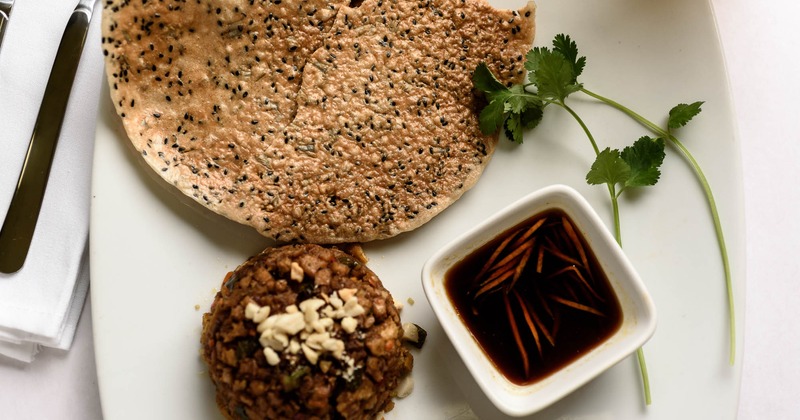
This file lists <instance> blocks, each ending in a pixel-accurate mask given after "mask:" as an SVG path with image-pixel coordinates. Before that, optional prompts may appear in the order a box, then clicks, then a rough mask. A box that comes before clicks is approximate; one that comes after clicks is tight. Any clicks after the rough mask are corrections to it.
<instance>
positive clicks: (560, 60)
mask: <svg viewBox="0 0 800 420" xmlns="http://www.w3.org/2000/svg"><path fill="white" fill-rule="evenodd" d="M525 57H526V61H525V68H526V69H528V70H530V73H529V74H528V78H529V79H530V81H531V82H532V83H533V84H534V85H536V89H537V92H538V94H539V96H540V97H542V98H548V99H554V100H559V101H563V100H564V99H565V98H566V97H567V96H569V95H570V94H572V93H574V92H577V91H578V90H580V88H581V86H580V84H577V83H575V79H576V76H575V72H574V71H573V67H572V64H571V63H570V62H569V60H567V58H566V57H564V55H563V54H561V53H560V52H555V51H551V50H549V49H547V48H534V49H532V50H530V51H528V54H526V56H525Z"/></svg>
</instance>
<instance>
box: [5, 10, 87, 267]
mask: <svg viewBox="0 0 800 420" xmlns="http://www.w3.org/2000/svg"><path fill="white" fill-rule="evenodd" d="M94 4H95V0H81V1H80V2H79V3H78V5H77V6H76V7H75V10H74V11H73V12H72V14H71V15H70V18H69V21H68V22H67V26H66V28H65V29H64V34H63V35H62V37H61V43H60V44H59V46H58V51H57V52H56V58H55V60H54V61H53V67H52V69H51V70H50V77H49V79H48V80H47V86H46V87H45V90H44V96H43V97H42V103H41V105H40V106H39V114H38V115H37V116H36V123H35V124H34V126H33V133H32V134H31V139H30V143H29V144H28V151H27V153H26V155H25V160H24V162H23V164H22V170H21V171H20V174H19V179H18V180H17V185H16V189H15V190H14V195H13V197H12V198H11V204H10V205H9V207H8V213H7V214H6V218H5V221H4V222H3V227H2V229H0V272H3V273H14V272H16V271H19V269H20V268H22V266H23V265H24V263H25V259H26V257H27V255H28V249H29V248H30V244H31V240H32V239H33V233H34V231H35V229H36V222H37V220H38V218H39V211H40V210H41V208H42V200H43V198H44V193H45V189H46V188H47V179H48V177H49V175H50V167H51V166H52V163H53V156H54V154H55V151H56V145H57V143H58V138H59V135H60V133H61V125H62V124H63V122H64V113H65V112H66V109H67V103H68V102H69V96H70V92H71V91H72V83H73V81H74V79H75V73H76V72H77V70H78V63H79V62H80V58H81V53H82V52H83V45H84V43H85V42H86V35H87V33H88V31H89V23H90V22H91V19H92V12H93V10H94Z"/></svg>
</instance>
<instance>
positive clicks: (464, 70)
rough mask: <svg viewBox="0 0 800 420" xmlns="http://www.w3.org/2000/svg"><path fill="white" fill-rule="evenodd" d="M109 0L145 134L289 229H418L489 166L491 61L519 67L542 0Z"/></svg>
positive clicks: (510, 72) (167, 156)
mask: <svg viewBox="0 0 800 420" xmlns="http://www.w3.org/2000/svg"><path fill="white" fill-rule="evenodd" d="M252 3H253V4H250V3H244V2H233V1H202V2H199V3H198V2H186V3H183V2H181V3H174V4H170V3H161V2H141V3H140V2H134V3H126V2H122V1H116V2H111V3H109V4H108V5H106V7H105V10H104V25H103V31H104V34H103V46H104V51H105V54H106V57H107V59H106V64H107V72H108V76H109V84H110V86H111V95H112V98H113V100H114V103H115V106H116V109H117V113H118V114H119V115H120V116H121V118H122V121H123V125H124V127H125V130H126V132H127V134H128V136H129V137H130V139H131V141H132V143H133V145H134V147H135V148H136V149H137V150H139V151H140V152H141V153H142V156H143V157H144V159H145V160H146V161H147V163H148V164H149V165H150V166H151V167H152V168H153V169H154V170H156V171H157V172H158V173H159V174H160V175H161V176H162V177H163V178H164V179H165V180H166V181H168V182H169V183H171V184H173V185H174V186H175V187H177V188H178V189H179V190H180V191H182V192H183V193H184V194H186V195H188V196H190V197H192V198H193V199H194V200H196V201H197V202H199V203H201V204H203V205H204V206H206V207H207V208H209V209H210V210H212V211H214V212H216V213H219V214H221V215H223V216H225V217H228V218H230V219H232V220H235V221H237V222H240V223H243V224H247V225H251V226H253V227H254V228H256V229H257V230H258V231H259V232H260V233H262V234H263V235H265V236H268V237H272V238H274V239H276V240H279V241H299V242H315V243H339V242H366V241H370V240H375V239H383V238H388V237H391V236H394V235H396V234H398V233H401V232H404V231H408V230H412V229H414V228H417V227H419V226H420V225H422V224H423V223H425V222H427V221H428V220H430V219H431V218H432V217H433V216H435V215H436V214H438V213H439V212H441V211H442V210H444V209H445V208H446V207H448V206H449V205H450V204H452V203H453V202H454V201H455V200H457V199H458V198H459V197H460V196H461V195H462V194H463V193H464V192H465V191H467V190H468V189H469V188H470V187H472V186H473V185H474V184H475V182H476V181H477V180H478V177H479V176H480V174H481V172H482V171H483V169H484V168H485V166H486V164H487V163H488V161H489V159H490V157H491V155H492V153H493V151H494V148H495V144H496V142H497V136H496V135H495V136H485V135H483V134H482V133H481V132H480V129H479V126H478V111H477V110H478V109H479V108H480V105H481V104H482V103H481V101H483V99H482V98H481V97H480V96H479V95H478V94H477V93H476V92H475V91H474V89H473V87H472V82H471V75H472V72H473V70H474V69H475V67H476V66H477V65H478V63H480V62H486V63H487V64H488V66H489V68H490V69H492V70H493V71H494V73H495V74H496V75H497V76H498V78H499V79H500V80H501V81H502V82H504V83H512V82H518V81H521V80H522V79H523V78H524V76H525V70H524V68H523V59H524V55H525V53H526V52H527V50H528V49H529V48H530V46H531V42H532V40H533V34H534V16H533V15H534V6H533V4H532V3H531V4H529V5H528V6H526V7H525V8H523V9H521V10H519V11H498V10H495V9H493V8H492V7H490V6H489V5H488V4H487V3H485V2H484V1H483V0H431V1H405V0H396V1H388V0H367V1H364V2H363V3H362V4H360V5H358V6H357V7H350V6H349V5H347V4H345V3H335V2H331V3H329V2H315V1H285V0H284V1H281V0H272V2H252Z"/></svg>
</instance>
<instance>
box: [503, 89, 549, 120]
mask: <svg viewBox="0 0 800 420" xmlns="http://www.w3.org/2000/svg"><path fill="white" fill-rule="evenodd" d="M506 100H507V101H508V104H509V109H508V110H509V111H511V112H514V113H517V114H519V113H521V112H522V111H524V110H525V109H527V108H528V107H530V106H535V107H536V106H541V102H540V101H539V100H538V99H537V98H536V97H535V96H533V95H531V94H529V93H528V92H526V91H525V88H524V87H522V85H514V86H511V88H510V89H509V94H508V95H506Z"/></svg>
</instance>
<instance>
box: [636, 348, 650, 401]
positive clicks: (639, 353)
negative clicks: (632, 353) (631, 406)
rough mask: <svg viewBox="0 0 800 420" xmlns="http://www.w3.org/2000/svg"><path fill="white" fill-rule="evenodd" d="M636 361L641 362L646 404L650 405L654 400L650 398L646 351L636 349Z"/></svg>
mask: <svg viewBox="0 0 800 420" xmlns="http://www.w3.org/2000/svg"><path fill="white" fill-rule="evenodd" d="M636 359H637V360H638V361H639V372H640V374H641V376H642V387H644V403H645V405H650V403H652V402H653V400H652V399H651V398H650V379H649V378H650V376H649V375H648V374H647V363H645V361H644V350H643V349H642V348H641V347H639V348H638V349H636Z"/></svg>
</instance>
